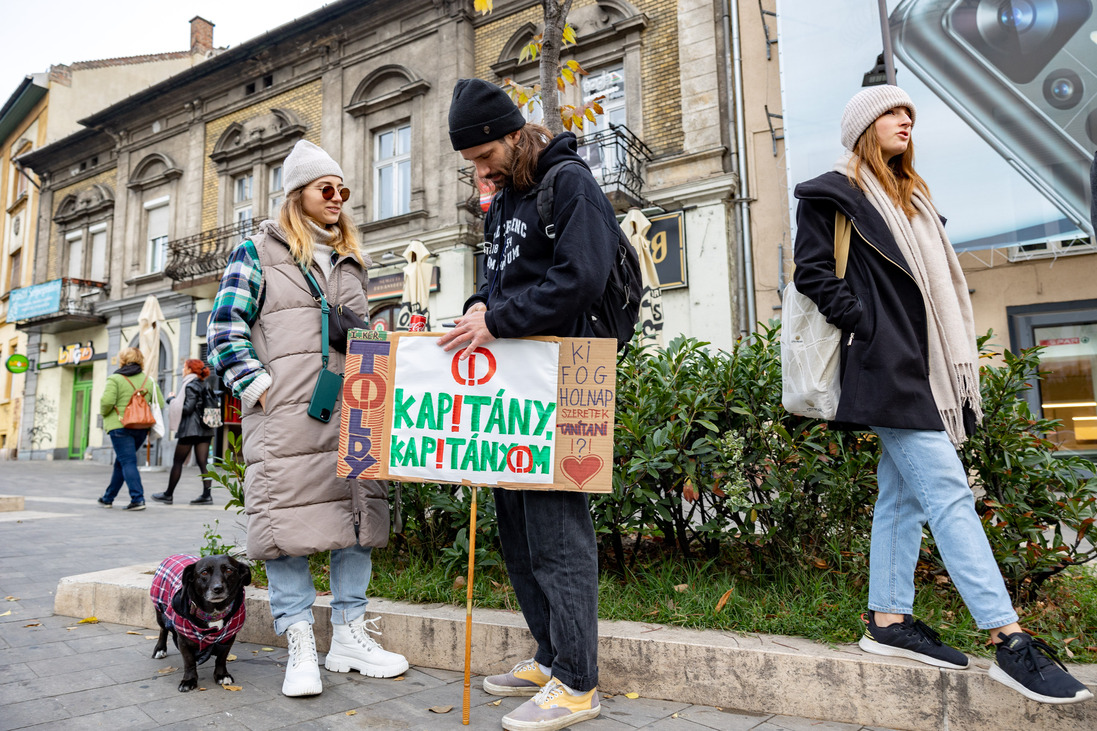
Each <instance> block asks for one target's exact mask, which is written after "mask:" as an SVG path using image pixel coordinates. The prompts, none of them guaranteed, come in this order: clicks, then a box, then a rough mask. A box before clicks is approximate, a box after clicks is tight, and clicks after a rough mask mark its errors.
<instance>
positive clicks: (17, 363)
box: [4, 353, 30, 373]
mask: <svg viewBox="0 0 1097 731" xmlns="http://www.w3.org/2000/svg"><path fill="white" fill-rule="evenodd" d="M4 367H5V368H7V369H8V372H9V373H26V372H27V369H28V368H30V360H29V359H28V358H27V356H25V355H20V354H19V353H16V354H15V355H11V356H9V357H8V359H7V361H6V362H5V363H4Z"/></svg>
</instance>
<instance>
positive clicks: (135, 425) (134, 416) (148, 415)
mask: <svg viewBox="0 0 1097 731" xmlns="http://www.w3.org/2000/svg"><path fill="white" fill-rule="evenodd" d="M123 378H125V379H126V380H127V381H129V384H130V385H131V386H133V381H130V379H129V377H128V376H123ZM148 382H149V377H148V374H145V380H144V381H142V382H141V387H140V388H137V387H136V386H135V387H134V391H133V395H132V396H130V401H129V403H128V404H126V410H125V412H123V413H122V414H121V416H122V426H123V427H125V428H126V429H151V428H152V425H153V424H155V423H156V417H155V416H153V415H152V407H151V406H149V402H148V401H147V400H146V399H145V395H144V394H143V393H141V392H142V391H143V390H144V389H145V384H146V383H148ZM114 410H115V411H118V407H117V406H115V407H114Z"/></svg>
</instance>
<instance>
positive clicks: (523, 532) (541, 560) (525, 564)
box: [494, 488, 598, 692]
mask: <svg viewBox="0 0 1097 731" xmlns="http://www.w3.org/2000/svg"><path fill="white" fill-rule="evenodd" d="M494 493H495V510H496V519H497V520H498V523H499V540H500V542H501V543H502V546H503V559H504V560H505V561H506V564H507V573H508V574H509V575H510V583H511V585H512V586H514V593H515V595H516V596H517V597H518V604H519V605H520V606H521V607H522V616H524V617H525V618H526V624H527V625H529V630H530V632H531V633H533V639H535V640H536V641H537V654H536V655H534V659H535V660H537V662H539V663H541V664H542V665H545V666H546V667H551V668H552V675H553V677H555V678H556V679H558V680H559V681H560V682H562V683H564V684H565V685H567V686H569V687H570V688H572V689H573V690H578V691H583V692H585V691H588V690H590V689H591V688H593V687H594V686H596V685H598V552H597V548H596V546H595V541H594V523H593V521H592V520H591V517H590V504H589V498H588V497H587V495H586V494H585V493H581V492H562V491H559V490H503V489H501V488H497V489H496V490H494Z"/></svg>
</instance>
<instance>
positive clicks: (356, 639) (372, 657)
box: [324, 617, 408, 678]
mask: <svg viewBox="0 0 1097 731" xmlns="http://www.w3.org/2000/svg"><path fill="white" fill-rule="evenodd" d="M378 619H380V617H374V618H373V619H366V618H365V617H359V618H358V619H356V620H354V621H353V622H350V623H349V624H333V625H332V626H331V649H330V650H328V656H327V659H326V660H324V667H325V668H327V669H328V670H330V671H332V672H333V673H346V672H350V671H351V670H357V671H358V672H360V673H362V675H368V676H369V677H371V678H395V677H396V676H397V675H400V674H401V673H403V672H406V671H407V669H408V661H407V658H405V657H404V656H403V655H398V654H396V653H395V652H389V651H387V650H385V649H384V648H382V647H381V646H380V645H379V644H377V642H376V641H375V640H374V639H373V638H372V637H370V634H375V635H378V636H380V634H381V631H380V630H378V629H377V620H378Z"/></svg>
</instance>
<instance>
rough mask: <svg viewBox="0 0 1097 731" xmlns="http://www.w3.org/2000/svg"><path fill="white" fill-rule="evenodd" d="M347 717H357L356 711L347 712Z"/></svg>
mask: <svg viewBox="0 0 1097 731" xmlns="http://www.w3.org/2000/svg"><path fill="white" fill-rule="evenodd" d="M347 715H348V716H357V715H358V711H347Z"/></svg>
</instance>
